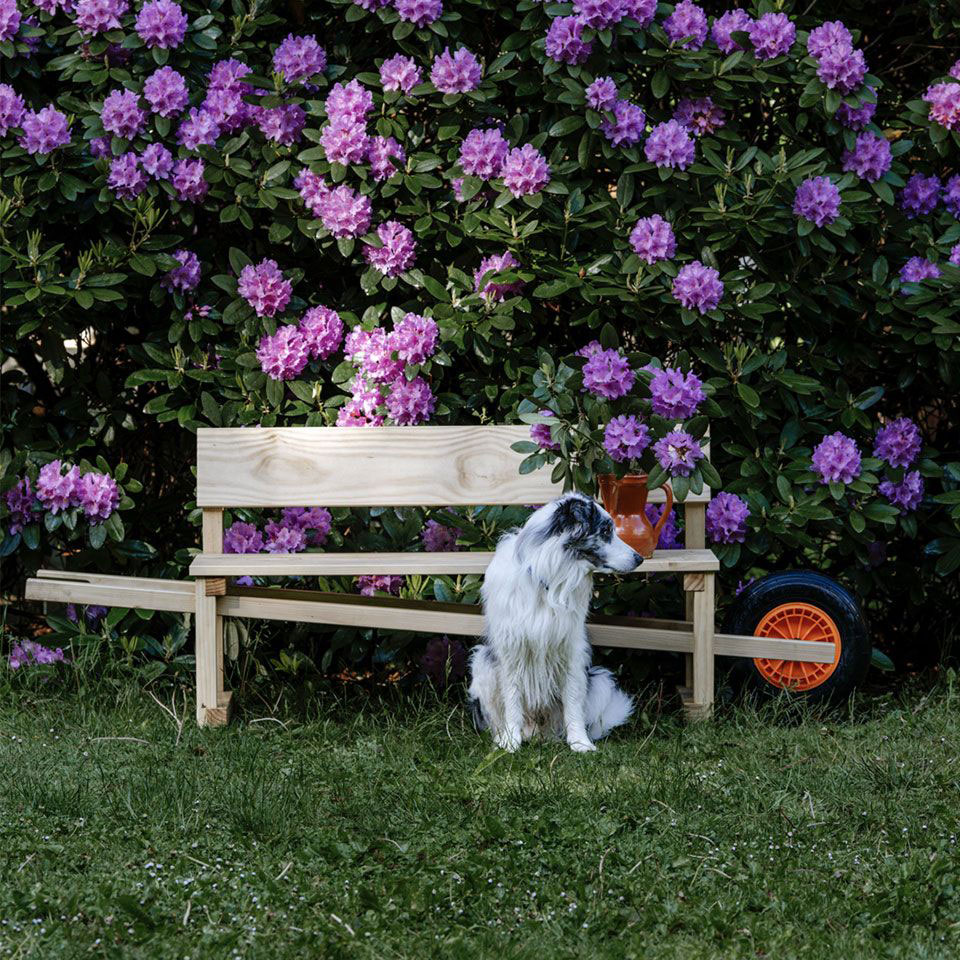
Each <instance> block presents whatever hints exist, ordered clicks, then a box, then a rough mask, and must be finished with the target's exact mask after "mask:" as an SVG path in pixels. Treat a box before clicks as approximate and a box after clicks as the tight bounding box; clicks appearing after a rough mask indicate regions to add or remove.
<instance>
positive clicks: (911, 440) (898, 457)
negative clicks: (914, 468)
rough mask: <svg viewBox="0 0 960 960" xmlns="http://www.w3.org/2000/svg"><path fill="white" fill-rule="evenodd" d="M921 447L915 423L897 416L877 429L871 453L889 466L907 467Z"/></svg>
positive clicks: (921, 442)
mask: <svg viewBox="0 0 960 960" xmlns="http://www.w3.org/2000/svg"><path fill="white" fill-rule="evenodd" d="M922 447H923V440H922V439H921V437H920V430H919V429H918V428H917V425H916V424H915V423H914V422H913V421H912V420H910V419H909V418H908V417H899V418H898V419H896V420H891V421H890V423H888V424H887V425H886V426H884V427H881V428H880V429H879V430H878V431H877V437H876V441H875V443H874V446H873V455H874V456H875V457H879V458H880V459H881V460H885V461H886V462H887V463H888V464H889V465H890V466H891V467H909V466H910V464H911V463H913V461H914V460H916V459H917V456H918V455H919V454H920V449H921V448H922Z"/></svg>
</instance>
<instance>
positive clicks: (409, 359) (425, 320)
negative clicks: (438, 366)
mask: <svg viewBox="0 0 960 960" xmlns="http://www.w3.org/2000/svg"><path fill="white" fill-rule="evenodd" d="M439 333H440V329H439V327H438V326H437V321H436V320H434V319H433V318H432V317H423V316H421V315H420V314H419V313H405V314H404V315H403V316H402V317H401V318H400V319H399V320H398V321H397V322H396V323H395V324H394V325H393V333H392V335H391V349H393V350H394V351H396V354H397V357H398V358H399V359H401V360H402V361H403V362H404V363H411V364H419V363H424V362H425V361H426V360H428V359H429V358H430V357H432V356H433V354H434V352H435V351H436V349H437V338H438V336H439Z"/></svg>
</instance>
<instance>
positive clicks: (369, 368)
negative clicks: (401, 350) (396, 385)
mask: <svg viewBox="0 0 960 960" xmlns="http://www.w3.org/2000/svg"><path fill="white" fill-rule="evenodd" d="M344 357H345V358H346V359H347V360H349V361H350V362H351V363H352V364H353V365H354V366H356V367H357V369H358V371H359V373H360V375H361V378H362V380H364V381H367V380H369V381H372V382H373V383H377V384H382V383H389V382H391V381H393V380H396V379H397V377H399V376H401V375H402V373H403V366H404V364H403V361H402V360H400V359H399V357H397V356H396V343H395V341H394V338H393V337H392V335H391V334H390V333H388V332H387V331H386V330H384V329H383V328H382V327H374V328H373V329H372V330H364V329H363V328H362V327H359V326H357V327H354V328H353V330H352V331H351V332H350V333H348V334H347V339H346V342H345V343H344Z"/></svg>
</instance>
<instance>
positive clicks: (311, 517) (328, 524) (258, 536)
mask: <svg viewBox="0 0 960 960" xmlns="http://www.w3.org/2000/svg"><path fill="white" fill-rule="evenodd" d="M331 528H332V520H331V516H330V511H329V510H326V509H325V508H324V507H285V508H284V509H283V510H282V511H281V517H280V519H279V520H270V521H269V522H268V523H266V524H265V526H264V528H263V532H261V531H260V530H259V529H258V528H257V527H256V525H255V524H252V523H244V522H243V521H240V520H238V521H236V522H235V523H233V524H231V526H230V527H229V528H228V529H227V530H225V531H224V534H223V552H224V553H264V552H266V553H299V552H300V551H302V550H305V549H306V548H307V547H308V546H319V545H320V544H322V543H323V542H324V541H325V540H326V539H327V537H328V536H329V534H330V530H331ZM238 582H240V581H238Z"/></svg>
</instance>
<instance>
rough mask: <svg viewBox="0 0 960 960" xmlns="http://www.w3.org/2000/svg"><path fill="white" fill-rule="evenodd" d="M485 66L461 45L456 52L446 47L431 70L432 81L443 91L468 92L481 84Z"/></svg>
mask: <svg viewBox="0 0 960 960" xmlns="http://www.w3.org/2000/svg"><path fill="white" fill-rule="evenodd" d="M482 78H483V68H482V67H481V66H480V62H479V61H478V60H477V58H476V57H475V56H474V55H473V53H472V52H471V51H470V50H468V49H467V48H466V47H459V48H458V49H457V50H456V51H455V52H454V53H451V52H450V48H449V47H446V48H445V49H444V51H443V53H441V54H440V55H439V56H438V57H437V58H436V60H434V61H433V67H432V68H431V70H430V82H431V83H432V84H433V85H434V86H435V87H436V88H437V90H439V91H440V92H441V93H468V92H469V91H470V90H476V89H477V87H479V86H480V81H481V79H482Z"/></svg>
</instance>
